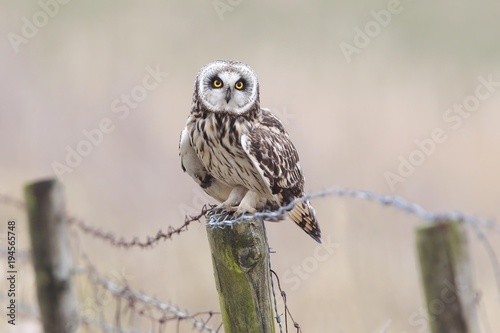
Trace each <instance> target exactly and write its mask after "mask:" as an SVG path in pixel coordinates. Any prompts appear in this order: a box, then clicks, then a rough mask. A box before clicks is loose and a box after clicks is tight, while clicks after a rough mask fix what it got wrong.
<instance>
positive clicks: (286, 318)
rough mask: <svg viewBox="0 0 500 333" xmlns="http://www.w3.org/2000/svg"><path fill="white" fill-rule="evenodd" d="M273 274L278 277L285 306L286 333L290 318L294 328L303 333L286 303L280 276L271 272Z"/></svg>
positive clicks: (298, 332)
mask: <svg viewBox="0 0 500 333" xmlns="http://www.w3.org/2000/svg"><path fill="white" fill-rule="evenodd" d="M271 274H273V275H274V276H275V277H276V282H278V289H279V291H280V294H281V298H282V299H283V304H284V306H285V332H287V333H288V316H290V319H291V320H292V323H293V327H294V328H296V329H297V331H296V332H297V333H302V329H301V328H300V325H299V323H297V322H296V321H295V320H294V319H293V316H292V313H291V312H290V308H289V307H288V305H287V303H286V293H285V291H284V290H283V289H281V283H280V278H279V277H278V274H276V272H275V271H273V270H271Z"/></svg>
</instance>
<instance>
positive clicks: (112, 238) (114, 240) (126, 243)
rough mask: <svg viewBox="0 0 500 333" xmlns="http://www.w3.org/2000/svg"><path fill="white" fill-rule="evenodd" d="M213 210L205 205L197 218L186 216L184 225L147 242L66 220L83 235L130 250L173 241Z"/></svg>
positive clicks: (159, 234) (147, 238)
mask: <svg viewBox="0 0 500 333" xmlns="http://www.w3.org/2000/svg"><path fill="white" fill-rule="evenodd" d="M212 208H213V206H212V205H208V204H207V205H204V206H203V207H202V208H201V212H200V214H198V215H195V216H186V217H185V219H184V223H183V224H182V225H181V226H179V227H172V226H169V227H168V229H167V232H163V231H162V230H159V231H158V232H157V233H156V235H154V236H147V237H146V239H145V240H140V239H139V238H138V237H134V238H133V239H131V240H126V239H125V238H124V237H122V236H117V235H115V234H113V233H112V232H109V231H103V230H102V229H100V228H97V227H94V226H91V225H89V224H86V223H85V222H84V221H83V220H81V219H78V218H75V217H71V216H68V217H67V219H66V220H67V222H68V223H69V224H70V225H73V226H76V227H77V228H78V229H79V230H80V231H82V232H83V233H85V234H87V235H89V236H92V237H94V238H98V239H101V240H103V241H105V242H107V243H109V244H110V245H112V246H115V247H122V248H130V247H134V246H136V247H140V248H150V247H154V246H155V245H156V244H158V243H159V242H160V241H162V240H163V241H166V240H168V239H172V236H173V235H178V234H180V233H181V232H184V231H187V230H188V226H189V225H190V224H191V223H192V222H200V219H201V218H202V217H204V216H205V215H206V214H207V213H208V212H209V211H210V210H211V209H212Z"/></svg>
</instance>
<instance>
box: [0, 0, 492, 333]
mask: <svg viewBox="0 0 500 333" xmlns="http://www.w3.org/2000/svg"><path fill="white" fill-rule="evenodd" d="M388 3H389V1H361V0H359V1H354V2H352V1H337V2H329V1H308V2H305V1H275V2H273V3H268V2H264V1H242V2H241V3H240V4H238V5H235V6H232V7H231V9H232V10H230V11H227V12H225V13H223V15H222V19H221V17H220V16H219V15H218V13H217V11H216V9H215V7H214V2H212V1H196V2H195V1H182V2H181V1H147V2H135V1H107V2H101V1H75V0H74V1H70V2H69V3H67V4H65V5H60V8H59V11H58V13H57V14H56V15H55V16H54V17H51V18H50V19H49V22H48V24H47V25H45V26H43V27H41V28H39V31H38V33H37V34H36V36H34V37H33V38H30V39H28V40H27V43H25V44H21V45H19V52H17V53H16V52H15V51H14V49H13V48H12V46H11V44H10V42H9V39H8V34H9V33H16V34H18V35H20V34H21V27H22V24H23V21H22V18H23V17H24V16H25V17H27V18H28V19H29V20H30V21H32V17H33V15H34V14H35V13H36V12H38V11H40V10H41V7H40V4H39V3H38V2H35V1H25V2H12V1H2V2H1V7H2V10H1V12H0V16H1V20H0V32H1V33H2V34H3V36H4V38H2V42H1V43H2V47H1V49H0V69H1V80H0V85H1V87H0V101H1V103H0V133H1V136H2V138H3V139H2V140H0V151H1V154H0V175H1V176H0V177H1V178H0V179H1V183H0V185H1V188H0V191H1V192H2V193H5V194H9V195H12V196H14V197H18V198H21V197H22V187H23V185H24V184H26V182H28V181H31V180H34V179H38V178H40V177H51V176H53V175H54V172H53V169H52V163H53V162H54V161H58V162H61V163H64V160H65V158H66V154H67V152H66V146H70V147H72V148H75V147H76V145H77V144H78V142H80V141H81V140H82V139H85V137H84V136H83V134H82V131H83V130H91V129H93V128H96V127H97V126H98V124H99V122H100V121H101V119H103V118H110V119H111V120H112V121H113V124H114V125H115V129H114V131H113V132H112V133H110V134H106V135H105V137H104V139H103V142H102V144H100V145H98V146H97V147H94V149H93V151H92V153H91V154H89V155H88V156H86V157H84V159H83V162H82V163H81V165H79V166H78V167H76V168H75V169H74V170H73V172H71V173H67V174H65V175H63V176H62V177H61V181H62V182H63V183H64V185H65V189H66V198H67V209H68V212H70V213H71V214H73V215H76V216H79V217H81V218H82V219H84V220H85V221H87V223H89V224H92V225H96V226H99V227H102V228H103V229H105V230H110V231H113V232H115V233H116V234H120V235H123V236H124V237H126V238H132V237H134V236H139V237H141V238H144V237H146V235H154V234H155V233H156V232H157V231H158V230H159V229H163V230H166V228H167V226H168V225H173V226H176V225H180V224H182V222H183V219H184V214H185V213H186V212H187V213H194V212H195V211H196V210H197V209H198V208H199V207H200V204H201V202H203V200H204V199H203V198H204V197H202V196H200V194H199V193H200V191H199V190H198V189H197V188H196V185H195V183H194V182H193V181H192V180H191V179H190V178H189V176H187V175H184V174H182V171H181V169H180V162H179V158H178V153H177V148H178V138H179V133H180V131H181V129H182V128H183V126H184V122H185V119H186V117H187V116H188V113H189V110H190V103H191V94H192V89H193V83H194V79H195V77H196V74H197V72H198V70H199V69H200V68H201V67H202V66H203V65H204V64H206V63H208V62H210V61H212V60H215V59H234V60H240V61H243V62H245V63H247V64H249V65H250V66H251V67H252V68H253V69H254V70H255V71H256V72H257V75H258V77H259V80H260V88H261V104H262V106H264V107H269V108H271V109H272V110H276V111H277V112H276V113H277V114H278V115H279V116H282V117H283V116H284V119H283V120H284V122H285V125H286V127H287V129H288V131H289V133H290V135H291V137H292V140H293V141H294V143H295V145H296V147H297V149H298V151H299V153H300V156H301V163H302V167H303V169H304V172H305V174H306V190H307V191H308V192H315V191H319V190H321V189H325V188H329V187H333V186H346V187H352V188H362V189H368V190H373V191H377V192H381V193H388V194H391V193H392V191H391V188H390V187H389V185H388V184H387V182H386V180H385V178H384V173H385V172H387V171H390V172H397V167H398V164H399V161H398V157H399V155H402V156H404V157H408V155H409V154H410V153H411V152H412V151H413V150H415V148H416V145H415V143H414V141H415V140H422V139H424V138H428V137H429V136H430V133H431V131H432V130H433V129H434V128H436V127H441V128H443V129H444V130H445V132H446V133H447V135H448V139H447V141H446V142H444V143H443V144H440V145H438V146H437V148H436V151H435V152H434V153H433V154H431V155H430V156H429V157H428V158H427V159H426V161H425V163H424V164H423V165H421V166H418V167H417V168H416V170H415V172H414V174H412V175H411V176H410V177H408V178H407V179H406V180H405V182H404V183H400V184H397V185H396V190H395V192H394V194H397V195H401V196H403V197H405V198H406V199H408V200H410V201H414V202H417V203H419V204H421V205H423V206H424V207H426V208H428V209H430V210H434V211H444V210H460V211H464V212H469V213H473V214H477V215H479V216H482V217H485V218H494V219H497V220H499V219H500V212H499V208H498V207H499V206H498V203H499V197H500V186H499V185H500V182H499V176H498V170H499V169H500V150H499V145H500V131H499V130H498V128H499V124H500V113H499V106H500V93H499V92H496V93H494V94H493V95H492V96H491V97H490V98H488V99H487V100H485V101H483V102H481V104H480V107H479V108H478V110H476V111H475V112H472V113H471V116H470V117H469V118H468V119H464V121H463V124H462V126H461V127H460V128H459V129H457V130H452V129H451V128H450V126H449V124H447V123H445V122H444V121H443V118H442V117H443V114H444V113H445V111H446V110H447V109H448V108H450V107H452V106H453V104H454V103H462V101H463V100H464V98H466V97H467V96H469V95H472V94H473V93H474V90H475V88H476V86H477V85H478V80H477V78H478V76H483V77H488V76H489V75H492V77H493V78H496V80H497V81H500V66H499V58H500V44H499V43H498V41H499V40H500V24H499V23H498V15H497V14H498V12H499V9H500V4H499V3H497V2H494V1H479V2H470V1H441V2H432V1H402V2H401V7H402V11H401V13H399V14H398V15H394V16H392V20H391V22H390V24H389V25H388V26H387V27H384V28H382V30H381V32H380V34H379V35H378V36H376V37H374V38H372V40H371V42H370V44H369V45H368V46H367V47H366V48H364V49H361V50H360V53H359V54H354V55H353V57H352V61H351V62H350V63H348V62H347V61H346V58H345V57H344V55H343V54H342V52H341V49H340V46H339V45H340V44H341V43H342V42H346V43H349V44H353V39H354V36H355V31H354V28H355V27H359V28H360V29H364V27H365V25H366V24H367V22H370V21H373V17H372V15H371V14H370V11H372V10H375V11H379V10H381V9H385V8H387V6H388ZM148 66H149V67H151V68H155V67H156V66H158V67H159V68H160V69H161V70H162V71H164V72H168V77H167V78H166V79H165V80H164V81H163V82H162V83H161V84H160V85H159V86H158V88H156V89H154V90H153V91H151V92H149V94H148V96H147V98H146V99H145V100H144V101H142V102H140V104H139V105H138V107H137V108H135V109H131V112H130V115H129V116H128V117H127V118H125V119H123V120H120V118H118V117H117V114H116V113H113V112H112V108H111V104H112V102H113V101H114V100H115V99H116V98H120V96H121V95H122V94H130V92H131V89H132V88H134V87H135V86H137V85H140V84H141V83H142V80H143V78H144V76H145V75H146V74H147V71H146V67H148ZM313 204H314V206H315V207H316V210H317V212H318V217H319V220H320V225H321V228H322V232H323V235H324V236H323V237H324V238H325V239H331V241H332V242H334V243H336V244H338V245H339V247H338V248H336V249H335V251H334V253H333V254H332V255H330V256H329V257H328V260H327V261H324V262H319V263H318V267H317V269H316V270H315V271H314V272H312V273H310V274H309V277H308V278H307V279H305V280H303V281H301V283H300V285H299V287H298V288H297V289H296V290H290V288H291V286H292V284H287V283H286V282H285V284H284V287H285V290H286V291H287V295H288V302H289V306H290V307H291V310H292V312H293V314H294V317H295V319H296V320H297V321H298V322H299V323H300V325H301V327H302V328H303V331H304V332H379V331H380V329H381V328H382V327H383V326H384V324H386V323H387V322H388V321H391V324H390V327H389V329H388V330H387V332H401V333H402V332H407V333H410V332H425V331H426V328H425V327H424V326H423V323H425V321H422V320H418V318H420V317H418V315H417V316H416V315H415V313H418V312H419V311H420V309H421V308H422V306H423V302H422V299H423V296H422V292H421V289H420V286H419V277H418V267H417V260H416V256H415V250H414V239H413V229H414V228H415V226H416V225H417V224H418V223H420V222H421V221H419V220H418V219H416V218H414V217H411V216H407V215H405V214H403V213H401V212H398V211H394V210H392V209H388V208H384V207H379V206H377V205H374V204H371V203H367V202H358V201H353V200H350V199H339V198H328V199H322V200H317V201H314V202H313ZM0 218H1V220H2V221H7V219H9V218H15V219H16V220H17V221H18V226H19V228H18V234H19V243H18V248H19V249H22V248H28V246H29V244H28V239H27V236H28V232H27V230H26V228H27V225H26V223H25V222H26V217H25V216H24V215H23V214H20V213H19V212H17V211H15V210H11V209H10V208H9V207H8V206H2V207H1V209H0ZM4 232H6V229H5V230H1V231H0V233H2V234H3V233H4ZM268 233H269V238H270V242H271V246H272V247H273V248H274V249H275V250H276V251H277V253H276V254H274V255H273V268H274V269H275V270H276V272H277V273H278V274H281V275H282V276H284V275H285V274H287V272H290V271H291V269H292V267H293V266H294V265H302V264H303V263H304V260H307V258H309V257H312V256H313V254H314V250H315V249H316V244H315V242H313V241H312V240H311V239H309V237H307V236H306V235H305V234H303V232H302V231H301V230H300V229H299V228H297V227H296V226H294V225H293V224H292V223H290V222H284V223H279V224H276V223H273V224H269V226H268ZM175 238H176V239H175V240H174V241H173V242H166V243H162V244H161V245H160V246H158V247H156V248H155V249H154V250H148V251H142V250H138V249H132V250H127V251H125V250H119V249H114V248H111V247H109V246H108V245H107V244H103V243H102V242H100V241H97V240H93V239H90V238H88V237H86V236H85V235H81V236H79V237H78V244H79V245H78V246H79V247H80V248H81V249H82V250H84V251H85V252H87V253H88V254H89V256H90V257H91V259H92V260H93V262H94V264H95V265H96V266H97V268H98V269H99V270H100V271H102V272H103V273H106V274H111V275H113V274H115V275H116V274H121V275H125V276H126V278H127V280H128V282H129V284H130V286H131V287H132V288H134V289H140V290H143V291H144V292H146V293H148V294H153V295H155V296H157V297H158V298H160V299H162V300H172V301H174V302H176V303H178V304H179V305H181V307H183V308H187V309H189V310H190V311H191V312H196V311H203V310H208V309H214V310H218V300H217V295H216V290H215V284H214V280H213V274H212V266H211V265H212V264H211V258H210V254H209V251H208V244H207V241H206V235H205V230H204V226H203V225H201V224H200V226H199V227H198V226H194V227H191V229H190V230H189V232H187V233H185V234H182V235H181V236H179V237H175ZM490 238H491V242H492V243H493V245H494V247H495V248H496V251H497V252H500V245H499V244H500V235H498V234H491V235H490ZM470 240H471V245H472V255H473V263H474V277H475V282H476V286H477V288H478V292H479V293H480V312H479V314H480V320H481V321H482V322H483V329H484V331H485V332H495V331H498V330H499V329H500V318H498V316H495V314H496V313H498V312H499V310H500V303H499V299H498V292H499V291H498V290H496V288H495V280H494V275H493V270H492V267H491V264H490V262H489V261H488V258H487V256H486V253H485V251H484V250H483V248H482V247H481V245H480V244H479V242H478V240H477V239H476V238H475V236H474V234H473V233H470ZM3 241H4V239H2V243H3ZM297 245H298V246H297ZM30 270H31V269H30V268H29V266H25V267H24V269H22V270H21V274H20V281H19V285H20V286H22V292H21V296H22V297H23V298H24V299H25V300H26V299H28V300H32V301H34V298H33V295H32V291H33V290H32V288H33V282H32V279H31V277H30V275H31V272H30ZM2 274H3V273H2ZM282 283H283V281H282ZM287 288H288V290H287ZM28 324H29V322H28V320H27V319H26V320H24V324H23V320H20V326H18V327H16V328H14V329H13V328H10V327H9V329H10V331H11V332H16V333H17V332H37V330H36V328H34V326H32V325H33V324H30V326H28ZM2 325H3V323H2ZM23 325H24V326H23ZM35 326H36V325H35ZM0 327H1V326H0ZM488 327H489V328H490V331H488V330H487V329H488Z"/></svg>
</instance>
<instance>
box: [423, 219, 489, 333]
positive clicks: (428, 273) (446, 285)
mask: <svg viewBox="0 0 500 333" xmlns="http://www.w3.org/2000/svg"><path fill="white" fill-rule="evenodd" d="M416 238H417V250H418V255H419V259H420V269H421V277H422V284H423V289H424V293H425V299H426V304H427V312H428V314H429V327H430V329H431V332H433V333H443V332H450V333H451V332H453V333H476V332H479V326H478V320H477V315H476V297H475V292H474V289H473V284H472V273H471V264H470V258H469V250H468V244H467V236H466V232H465V229H464V225H463V224H462V223H459V222H457V221H442V222H440V223H432V224H424V225H421V226H419V227H418V228H417V230H416Z"/></svg>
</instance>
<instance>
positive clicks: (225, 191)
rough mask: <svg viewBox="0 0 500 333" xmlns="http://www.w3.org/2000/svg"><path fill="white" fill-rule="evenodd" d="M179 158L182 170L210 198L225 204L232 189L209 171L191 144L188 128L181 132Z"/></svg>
mask: <svg viewBox="0 0 500 333" xmlns="http://www.w3.org/2000/svg"><path fill="white" fill-rule="evenodd" d="M179 156H180V157H181V167H182V170H183V171H184V172H187V174H188V175H190V176H191V178H193V179H194V181H195V182H196V183H197V184H198V185H200V187H201V188H202V189H203V190H204V191H205V192H206V193H207V194H208V195H209V196H211V197H212V198H214V199H216V200H217V201H219V202H223V201H225V200H226V199H227V198H228V197H229V194H230V193H231V187H229V186H227V185H226V184H224V183H222V182H220V181H219V180H217V179H216V178H214V177H213V176H212V175H211V174H210V173H209V172H208V171H207V169H206V168H205V166H204V165H203V164H202V163H201V160H200V158H199V157H198V155H197V154H196V152H195V150H194V148H193V146H192V144H191V139H190V137H189V132H188V130H187V129H186V128H185V129H184V130H183V131H182V132H181V137H180V140H179Z"/></svg>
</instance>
